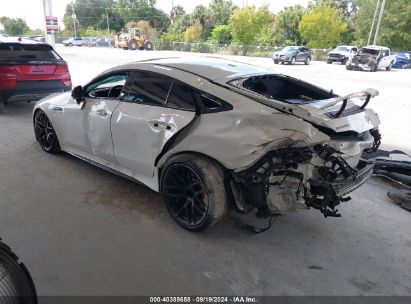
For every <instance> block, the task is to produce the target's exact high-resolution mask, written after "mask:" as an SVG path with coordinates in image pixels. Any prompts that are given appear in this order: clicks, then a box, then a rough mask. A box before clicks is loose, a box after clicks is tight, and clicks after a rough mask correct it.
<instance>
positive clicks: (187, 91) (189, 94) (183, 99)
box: [167, 81, 196, 111]
mask: <svg viewBox="0 0 411 304" xmlns="http://www.w3.org/2000/svg"><path fill="white" fill-rule="evenodd" d="M167 106H168V107H170V108H176V109H182V110H188V111H195V109H196V107H195V101H194V89H193V88H192V87H190V86H189V85H186V84H184V83H182V82H180V81H174V82H173V85H172V87H171V90H170V94H169V95H168V98H167Z"/></svg>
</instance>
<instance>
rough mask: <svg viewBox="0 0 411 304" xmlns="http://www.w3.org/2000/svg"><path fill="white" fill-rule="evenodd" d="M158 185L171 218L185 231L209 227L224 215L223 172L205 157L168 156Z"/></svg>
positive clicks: (225, 205) (190, 155) (225, 210)
mask: <svg viewBox="0 0 411 304" xmlns="http://www.w3.org/2000/svg"><path fill="white" fill-rule="evenodd" d="M160 186H161V188H160V189H161V194H162V196H163V200H164V203H165V205H166V207H167V209H168V211H169V213H170V215H171V217H172V218H173V219H174V220H175V221H176V223H177V224H179V225H180V226H181V227H183V228H184V229H187V230H189V231H201V230H204V229H206V228H208V227H211V226H213V225H215V224H217V223H218V222H220V221H221V220H222V219H223V218H224V217H225V215H226V214H227V213H228V205H227V193H226V189H225V186H224V172H223V170H222V168H221V167H220V166H219V165H218V164H216V163H215V162H214V161H212V160H210V159H208V158H206V157H203V156H198V155H193V154H179V155H176V156H174V157H172V158H171V159H169V160H168V161H167V163H166V164H165V166H164V170H163V172H162V174H161V179H160Z"/></svg>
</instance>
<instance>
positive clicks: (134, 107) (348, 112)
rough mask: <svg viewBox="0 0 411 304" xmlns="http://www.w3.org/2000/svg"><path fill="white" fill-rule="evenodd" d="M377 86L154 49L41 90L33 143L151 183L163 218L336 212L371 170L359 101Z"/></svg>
mask: <svg viewBox="0 0 411 304" xmlns="http://www.w3.org/2000/svg"><path fill="white" fill-rule="evenodd" d="M376 95H378V92H377V91H376V90H373V89H367V90H364V91H361V92H358V93H353V94H350V95H348V96H343V97H340V96H337V95H335V94H334V93H333V92H332V91H326V90H324V89H321V88H318V87H316V86H314V85H311V84H308V83H306V82H303V81H300V80H298V79H295V78H291V77H288V76H285V75H281V74H278V73H275V72H272V71H269V70H265V69H262V68H259V67H256V66H252V65H248V64H244V63H239V62H236V61H228V60H224V59H219V58H212V57H203V58H197V59H184V58H165V59H154V60H148V61H141V62H135V63H130V64H127V65H122V66H118V67H116V68H113V69H110V70H108V71H106V72H104V73H102V74H101V75H99V76H98V77H96V78H95V79H93V80H92V81H91V82H89V83H88V84H86V85H85V86H84V87H81V86H78V87H76V88H74V89H73V91H72V93H71V94H70V93H61V94H55V95H53V96H50V97H47V98H45V99H43V100H41V101H40V102H39V103H38V104H37V105H36V106H35V108H34V111H33V122H34V129H35V135H36V139H37V140H38V141H39V143H40V145H41V147H42V148H43V150H44V151H46V152H50V153H57V152H60V151H61V150H63V151H66V152H68V153H70V154H73V155H75V156H77V157H80V158H82V159H84V160H87V161H89V162H91V163H93V164H95V165H97V166H99V167H102V168H104V169H107V170H109V171H112V172H114V173H117V174H120V175H123V176H126V177H128V178H131V179H133V180H135V181H138V182H140V183H142V184H144V185H146V186H148V187H149V188H151V189H153V190H155V191H158V192H160V193H161V194H162V196H163V199H164V202H165V204H166V206H167V208H168V210H169V212H170V214H171V216H172V217H173V218H174V220H175V221H176V222H177V223H178V224H180V225H181V226H182V227H184V228H186V229H188V230H191V231H196V230H202V229H205V228H207V227H209V226H211V225H213V224H215V223H217V222H219V221H220V220H222V219H223V218H224V216H225V215H226V214H227V213H228V212H229V210H230V209H233V210H235V211H237V212H242V213H245V212H249V211H251V210H253V209H257V215H258V216H261V217H264V216H270V215H271V214H273V213H278V212H280V211H286V210H290V209H295V208H296V207H308V208H309V207H312V208H315V209H318V210H320V211H321V212H322V213H323V214H324V215H325V216H339V213H338V212H337V210H336V209H335V207H336V206H337V205H338V204H340V203H341V202H344V201H347V200H348V199H349V197H346V195H347V194H348V193H349V192H351V191H353V190H354V189H356V188H357V187H359V186H360V185H362V184H363V183H364V182H365V181H366V180H367V179H368V177H369V176H370V175H371V174H372V169H373V163H372V162H371V161H369V160H366V159H364V158H363V157H362V155H363V153H364V152H369V151H372V150H375V149H376V148H377V147H378V145H379V144H380V134H379V132H378V128H377V127H378V124H379V118H378V115H377V114H376V113H374V112H373V111H372V110H371V109H368V108H366V106H367V104H368V102H369V101H370V99H371V98H372V97H374V96H376ZM358 101H360V103H358ZM119 195H121V194H119Z"/></svg>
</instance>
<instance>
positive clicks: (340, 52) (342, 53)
mask: <svg viewBox="0 0 411 304" xmlns="http://www.w3.org/2000/svg"><path fill="white" fill-rule="evenodd" d="M330 54H338V55H347V54H348V52H346V51H335V50H334V51H331V52H329V53H328V55H330Z"/></svg>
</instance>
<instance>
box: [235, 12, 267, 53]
mask: <svg viewBox="0 0 411 304" xmlns="http://www.w3.org/2000/svg"><path fill="white" fill-rule="evenodd" d="M273 19H274V15H273V14H272V13H270V11H269V10H268V6H267V5H264V6H261V7H260V8H259V9H256V8H255V6H246V7H243V8H240V9H237V10H236V11H235V12H234V14H233V15H231V17H230V24H231V28H232V35H233V41H234V42H237V43H241V44H245V45H249V44H252V43H254V42H256V38H257V37H258V35H259V34H260V33H261V32H262V30H263V29H264V28H265V26H266V25H267V24H269V23H270V22H272V20H273Z"/></svg>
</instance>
